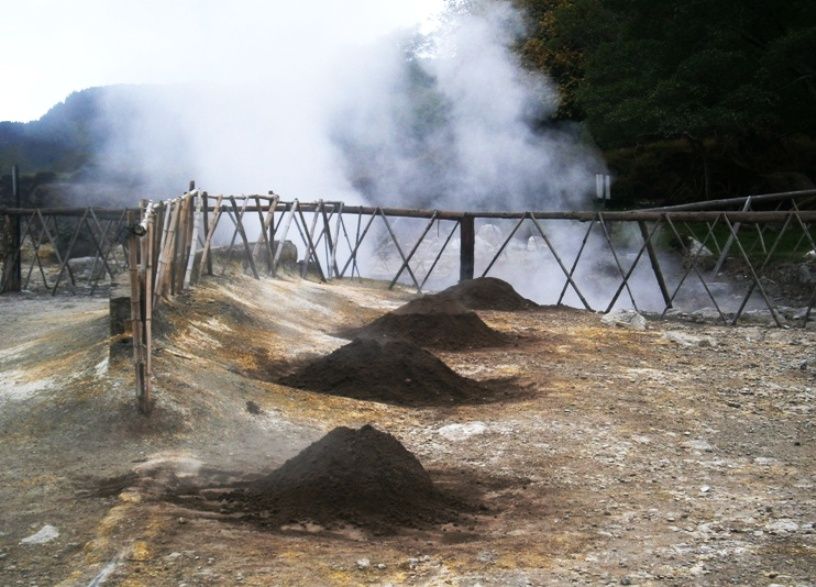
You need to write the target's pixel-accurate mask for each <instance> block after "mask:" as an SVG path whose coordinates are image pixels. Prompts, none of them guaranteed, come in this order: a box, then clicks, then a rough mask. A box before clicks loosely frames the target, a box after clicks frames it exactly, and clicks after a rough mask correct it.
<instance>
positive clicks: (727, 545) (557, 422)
mask: <svg viewBox="0 0 816 587" xmlns="http://www.w3.org/2000/svg"><path fill="white" fill-rule="evenodd" d="M407 298H408V294H407V293H406V292H400V291H396V292H389V291H388V290H386V289H384V288H383V286H382V285H378V284H373V283H366V284H356V283H354V284H352V283H350V282H344V283H343V284H331V285H318V284H314V283H310V282H300V281H268V280H267V281H261V282H255V281H254V280H251V279H244V278H238V279H236V278H231V279H230V280H220V279H213V280H211V281H209V282H208V283H206V284H204V285H202V286H201V287H199V288H197V289H196V290H195V291H194V292H193V293H192V294H191V295H189V296H183V297H181V298H177V299H176V301H174V302H173V303H172V305H169V306H165V309H164V316H165V321H166V323H167V325H166V327H165V335H164V339H163V341H161V342H160V344H159V345H158V349H157V353H156V377H157V379H156V397H157V408H156V411H155V413H154V414H153V416H152V417H151V418H150V419H145V418H143V417H141V416H139V415H138V414H137V413H136V412H135V407H134V406H135V401H134V398H133V390H132V383H131V372H130V368H129V366H128V361H127V352H124V353H122V352H120V353H118V354H114V355H113V356H112V357H111V358H110V359H109V358H108V354H107V349H108V342H109V341H108V339H107V319H106V305H105V301H104V300H101V301H100V300H98V299H93V298H58V299H57V300H56V301H54V300H53V299H50V298H49V299H47V300H46V299H41V298H35V299H19V298H2V299H0V329H2V331H3V332H4V333H13V336H6V337H4V339H3V340H2V341H0V384H1V385H2V386H1V387H0V446H2V447H3V450H2V451H0V503H2V505H1V506H0V584H2V585H54V584H59V585H88V584H95V585H101V584H103V583H104V584H106V585H131V586H132V585H182V584H184V585H231V584H246V585H359V584H370V585H387V584H393V585H399V584H406V585H473V586H475V585H502V586H504V585H563V584H586V585H605V584H614V585H619V584H622V585H689V584H701V585H732V584H735V585H743V584H750V585H812V584H814V577H816V528H815V527H814V523H816V491H815V490H814V489H815V488H816V459H814V456H816V455H815V454H814V446H816V444H814V443H815V441H816V431H815V430H814V423H813V422H814V417H813V401H814V389H816V350H815V349H816V345H815V344H814V343H815V342H816V332H814V331H813V330H807V331H805V330H802V329H771V328H765V327H762V326H750V327H738V328H730V327H723V326H714V325H706V324H689V323H685V322H658V321H653V320H649V321H647V323H646V329H645V330H636V329H631V328H628V327H623V326H616V325H614V324H606V323H603V322H602V321H601V317H600V316H599V315H597V314H593V313H588V312H579V311H575V310H570V309H566V308H561V309H541V310H536V311H530V312H519V313H508V312H479V314H480V316H481V317H482V318H483V319H484V320H485V321H486V322H487V323H488V325H490V326H491V327H493V328H495V329H497V330H500V331H502V332H505V333H508V334H513V335H515V336H516V338H518V343H517V344H515V345H511V346H505V347H498V348H490V349H483V350H480V351H478V352H455V353H454V352H446V353H436V354H437V355H438V356H439V357H440V358H442V359H443V360H444V361H445V362H446V363H447V364H448V365H449V366H450V367H452V368H453V369H455V370H456V371H457V372H459V373H460V374H462V375H465V376H468V377H472V378H474V379H479V380H487V379H496V378H507V385H508V386H517V387H521V388H523V391H524V393H522V394H515V395H513V396H512V397H516V398H517V399H515V400H513V401H507V402H501V403H490V404H481V405H459V406H450V407H429V408H422V409H419V408H406V407H396V406H389V405H385V404H379V403H373V402H362V401H355V400H351V399H347V398H340V397H332V396H327V395H323V394H315V393H310V392H306V391H301V390H296V389H291V388H287V387H284V386H281V385H277V384H275V383H274V382H272V381H273V380H276V379H277V378H278V377H279V376H280V374H282V373H285V372H287V371H288V370H291V369H292V368H293V367H294V366H296V365H297V364H298V363H299V362H300V361H303V360H304V359H306V358H309V357H314V356H315V355H319V354H324V353H326V352H329V351H331V350H333V349H335V348H337V347H339V346H341V345H342V344H344V343H345V341H344V340H342V339H340V338H338V337H337V336H336V332H337V331H338V330H340V329H342V328H344V327H345V328H347V327H354V326H360V325H362V324H363V323H365V322H367V321H369V320H372V319H374V318H376V317H377V316H379V315H381V314H382V313H384V312H386V311H388V310H390V309H393V308H395V307H397V306H398V305H399V304H400V303H402V302H403V301H405V300H406V299H407ZM247 402H253V403H254V406H256V407H257V408H259V411H260V413H250V411H248V410H247ZM253 411H254V412H258V410H253ZM365 423H373V424H374V425H376V426H377V427H378V428H380V429H383V430H386V431H388V432H390V433H391V434H394V435H395V436H396V437H397V438H398V439H399V440H400V441H401V442H402V443H403V444H404V445H405V446H406V447H407V448H408V449H409V450H411V451H412V452H414V453H415V454H416V456H417V457H418V458H419V459H420V461H421V462H422V463H423V465H424V466H425V467H426V469H428V470H429V472H430V473H431V476H432V478H433V479H434V482H435V483H436V484H437V486H438V487H440V488H442V489H444V490H445V491H448V492H450V493H454V494H460V495H463V496H467V497H468V499H472V500H477V501H478V502H479V503H481V504H482V505H483V508H482V511H481V513H479V514H478V515H475V516H473V517H471V518H470V519H468V520H467V521H465V522H463V523H461V524H459V525H453V524H450V525H446V526H442V527H439V528H436V529H434V530H423V531H417V530H413V531H409V530H406V531H404V532H401V533H399V534H396V535H389V536H376V537H374V536H370V535H368V534H367V533H366V532H365V531H362V530H360V529H357V528H348V529H346V530H345V531H340V532H338V531H332V532H329V531H325V530H323V529H322V528H320V527H319V526H316V525H314V524H309V523H307V522H306V521H302V523H299V524H293V525H291V526H288V527H287V528H285V529H284V530H282V531H279V532H269V531H262V530H260V529H258V528H257V527H256V526H253V525H251V524H246V523H241V522H240V521H236V520H233V519H228V518H224V517H223V516H219V515H217V514H214V513H208V514H205V513H202V512H196V511H193V510H189V509H184V508H182V507H180V506H179V505H177V504H173V503H170V502H168V501H166V500H163V499H160V498H158V497H157V495H158V493H157V490H156V488H157V487H158V488H160V487H161V486H162V485H165V486H166V485H167V484H171V483H173V482H175V481H178V479H179V478H185V479H188V480H190V482H192V483H196V482H199V481H200V482H201V483H206V482H207V481H208V478H207V477H208V475H210V474H211V473H210V471H211V470H213V469H219V470H229V471H232V472H233V474H234V475H235V476H236V478H241V477H244V476H250V475H253V474H259V473H264V472H268V471H269V470H271V469H273V468H275V467H276V466H279V465H280V464H281V463H282V462H283V461H284V460H286V459H287V458H290V457H291V456H293V455H294V454H296V453H297V452H298V451H299V450H300V449H301V448H303V447H304V446H306V445H307V444H309V443H310V442H312V441H314V440H315V439H317V438H319V437H320V436H321V435H322V434H323V433H325V432H326V431H328V430H329V429H331V428H333V427H335V426H338V425H348V426H354V427H357V426H360V425H363V424H365ZM139 479H142V480H143V481H144V480H145V479H150V480H151V482H150V483H145V482H139ZM154 490H156V491H154ZM46 525H50V526H52V527H53V528H55V529H56V530H57V532H58V533H59V536H57V537H55V538H52V539H51V540H49V541H47V542H43V543H41V544H36V543H31V541H30V540H29V542H28V543H21V541H23V540H24V539H26V538H28V537H31V536H33V535H35V534H36V533H38V532H39V531H40V530H42V529H43V527H45V526H46ZM49 532H51V535H52V536H53V532H52V531H49V529H48V528H46V529H45V531H44V532H43V533H40V537H45V538H48V535H49ZM35 541H36V537H35ZM93 581H96V582H95V583H93Z"/></svg>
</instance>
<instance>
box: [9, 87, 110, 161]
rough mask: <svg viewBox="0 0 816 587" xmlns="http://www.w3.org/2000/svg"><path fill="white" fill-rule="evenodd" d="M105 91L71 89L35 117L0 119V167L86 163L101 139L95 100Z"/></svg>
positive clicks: (102, 130)
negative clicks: (51, 106)
mask: <svg viewBox="0 0 816 587" xmlns="http://www.w3.org/2000/svg"><path fill="white" fill-rule="evenodd" d="M107 91H109V90H108V89H106V88H91V89H87V90H82V91H81V92H74V93H73V94H71V95H70V96H68V98H67V99H66V100H65V101H64V102H61V103H59V104H57V105H56V106H54V107H53V108H51V110H49V111H48V112H47V113H46V114H45V115H44V116H43V117H42V118H40V119H39V120H35V121H32V122H0V169H2V170H3V171H5V170H7V169H8V168H9V167H11V165H12V164H14V163H16V164H17V165H19V166H20V168H21V169H22V170H25V172H27V173H32V172H38V171H49V172H56V173H65V172H72V171H75V170H77V169H79V168H80V167H82V166H83V165H85V164H86V163H88V162H89V161H90V159H91V157H92V155H93V150H94V146H95V145H99V144H100V143H102V142H104V140H105V136H104V134H105V133H104V130H105V129H104V128H102V127H100V125H99V124H98V114H99V106H98V104H99V100H100V97H101V96H102V95H103V94H105V93H106V92H107Z"/></svg>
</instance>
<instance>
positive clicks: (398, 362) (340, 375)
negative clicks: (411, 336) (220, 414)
mask: <svg viewBox="0 0 816 587" xmlns="http://www.w3.org/2000/svg"><path fill="white" fill-rule="evenodd" d="M281 383H283V384H284V385H289V386H291V387H297V388H301V389H310V390H312V391H319V392H323V393H331V394H335V395H341V396H344V397H351V398H354V399H360V400H368V401H378V402H385V403H390V404H397V405H408V406H424V405H440V404H442V405H444V404H453V403H461V402H469V401H479V400H484V399H486V398H487V396H488V394H489V391H488V389H487V388H486V387H484V386H483V385H481V384H480V383H479V382H477V381H473V380H472V379H468V378H466V377H462V376H461V375H459V374H457V373H456V372H455V371H453V370H452V369H450V368H449V367H448V366H447V365H445V363H443V362H442V361H441V360H440V359H438V358H437V357H436V356H434V355H433V354H431V353H430V352H428V351H426V350H424V349H422V348H420V347H418V346H417V345H415V344H413V343H410V342H406V341H403V340H388V339H386V340H380V339H373V338H358V339H355V340H354V341H352V342H351V343H349V344H347V345H345V346H342V347H340V348H339V349H337V350H336V351H334V352H332V353H331V354H329V355H327V356H325V357H321V358H318V359H315V360H314V361H310V362H308V363H306V364H305V365H303V366H302V367H300V368H299V369H298V370H297V371H295V372H294V373H292V374H291V375H288V376H286V377H284V378H283V379H282V380H281Z"/></svg>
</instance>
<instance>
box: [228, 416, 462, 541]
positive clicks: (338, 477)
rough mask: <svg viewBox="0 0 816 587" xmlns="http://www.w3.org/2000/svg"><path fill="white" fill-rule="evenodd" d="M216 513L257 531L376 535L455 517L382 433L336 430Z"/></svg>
mask: <svg viewBox="0 0 816 587" xmlns="http://www.w3.org/2000/svg"><path fill="white" fill-rule="evenodd" d="M220 502H221V503H222V511H224V510H226V511H228V512H238V513H240V514H242V515H243V516H244V517H245V518H249V519H251V520H253V521H257V522H259V523H261V524H262V525H263V526H270V527H276V528H279V527H281V526H284V525H286V524H308V523H316V524H320V525H321V526H323V527H325V528H328V529H331V528H334V527H337V526H341V527H342V526H346V525H350V526H354V527H360V528H364V529H367V530H371V531H373V532H374V533H392V532H395V531H396V530H398V529H399V528H404V527H408V528H421V527H426V526H428V525H433V524H437V523H443V522H450V521H451V520H452V519H454V518H455V517H456V515H455V513H454V511H453V509H452V500H451V499H446V498H444V497H443V496H442V495H441V494H440V493H439V492H438V491H437V490H436V489H435V488H434V485H433V482H432V481H431V477H430V475H429V474H428V473H427V471H425V469H424V468H423V467H422V465H421V464H420V462H419V460H417V458H416V457H415V456H414V455H413V454H411V453H410V452H408V450H406V449H405V447H404V446H402V444H400V442H399V441H398V440H397V439H396V438H394V437H393V436H391V435H390V434H387V433H385V432H381V431H379V430H377V429H376V428H374V427H372V426H369V425H366V426H363V427H362V428H360V429H358V430H353V429H351V428H347V427H345V426H341V427H338V428H335V429H334V430H332V431H331V432H329V433H328V434H327V435H326V436H324V437H323V438H321V439H320V440H318V441H317V442H314V443H313V444H311V445H309V446H308V447H306V448H305V449H304V450H303V451H302V452H301V453H299V454H298V455H297V456H295V457H294V458H292V459H290V460H288V461H286V463H284V464H283V466H282V467H280V468H279V469H277V470H275V471H273V472H272V473H271V474H269V475H267V476H265V477H262V478H260V479H258V480H257V481H253V482H250V483H248V484H246V486H245V487H242V488H240V489H237V490H234V491H230V492H228V493H225V494H224V495H223V496H222V497H221V498H220Z"/></svg>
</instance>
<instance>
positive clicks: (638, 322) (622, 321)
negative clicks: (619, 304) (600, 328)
mask: <svg viewBox="0 0 816 587" xmlns="http://www.w3.org/2000/svg"><path fill="white" fill-rule="evenodd" d="M601 322H603V323H604V324H609V325H615V326H623V327H625V328H631V329H632V330H646V318H644V317H643V316H641V315H640V314H638V313H637V312H636V311H634V310H615V311H613V312H609V313H608V314H604V316H603V317H602V318H601Z"/></svg>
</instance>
